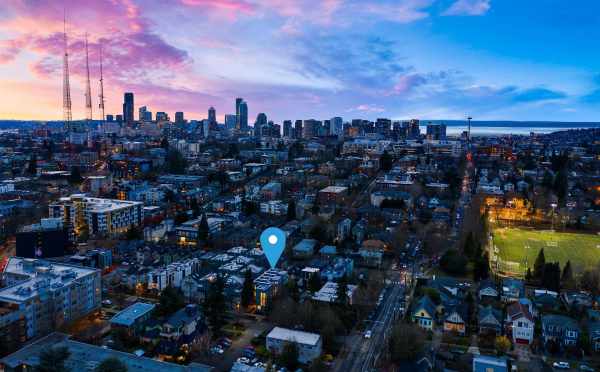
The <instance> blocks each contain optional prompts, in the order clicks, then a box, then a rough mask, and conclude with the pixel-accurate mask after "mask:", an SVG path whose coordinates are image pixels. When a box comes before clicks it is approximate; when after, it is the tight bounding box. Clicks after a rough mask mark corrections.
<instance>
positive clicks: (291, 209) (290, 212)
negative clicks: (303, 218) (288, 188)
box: [286, 199, 296, 221]
mask: <svg viewBox="0 0 600 372" xmlns="http://www.w3.org/2000/svg"><path fill="white" fill-rule="evenodd" d="M295 219H296V201H295V200H294V199H291V200H290V201H289V202H288V209H287V216H286V220H288V221H292V220H295Z"/></svg>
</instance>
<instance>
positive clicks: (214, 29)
mask: <svg viewBox="0 0 600 372" xmlns="http://www.w3.org/2000/svg"><path fill="white" fill-rule="evenodd" d="M6 1H7V6H6V7H5V8H4V9H1V10H0V64H2V68H0V93H2V95H3V97H8V99H5V100H4V101H3V102H1V103H0V118H33V119H58V118H60V117H62V108H61V102H62V101H61V94H62V87H61V85H60V84H61V79H62V77H61V59H60V57H61V45H60V40H61V38H60V34H59V33H60V31H61V29H62V15H63V14H62V8H63V4H62V3H61V2H60V1H50V0H38V1H35V2H33V1H31V0H6ZM65 3H66V6H67V9H68V20H69V37H70V40H71V42H70V44H69V48H70V50H71V52H70V54H71V65H72V66H73V68H72V70H71V74H72V86H73V94H72V96H73V97H74V98H73V111H74V116H75V117H78V116H83V98H82V97H83V93H82V86H83V84H82V83H83V81H82V78H83V66H82V61H83V59H82V58H83V54H82V43H81V40H82V37H83V33H84V32H86V31H87V32H88V33H89V35H90V47H91V49H90V50H91V59H92V61H95V60H97V58H95V57H96V55H97V50H98V48H99V45H100V44H102V45H103V50H104V55H105V72H106V75H105V83H106V85H107V88H106V89H107V92H106V93H107V107H108V108H109V110H108V112H115V113H116V112H118V111H119V109H120V105H121V103H122V93H123V92H124V91H133V92H134V93H136V105H143V104H145V105H148V106H149V108H150V110H151V111H153V112H156V111H167V112H170V113H171V114H172V113H173V112H174V111H176V110H183V111H185V112H186V116H187V117H188V118H196V119H201V118H205V117H206V110H207V109H208V107H209V106H214V107H215V108H216V109H217V113H218V116H219V117H221V118H222V116H223V115H224V114H225V113H231V112H233V111H234V99H235V97H237V96H241V97H244V98H245V99H246V100H247V101H248V105H249V110H250V115H251V117H252V118H254V117H255V116H256V115H257V114H258V113H259V112H266V113H267V115H268V116H269V118H270V119H273V120H275V121H276V122H280V121H281V120H284V119H306V118H318V119H324V118H329V117H332V116H336V115H337V116H342V117H344V118H346V119H352V118H370V119H374V118H376V117H389V118H393V119H404V118H413V117H416V118H427V119H462V118H464V117H465V115H467V114H469V115H471V116H473V117H474V118H475V119H479V120H565V121H595V120H597V117H598V112H599V108H600V66H599V61H600V58H599V57H600V56H599V54H600V49H599V48H598V47H597V45H596V44H597V41H598V40H600V31H599V29H598V25H599V24H600V22H599V21H600V3H598V2H596V1H592V0H588V1H558V0H526V1H514V0H396V1H377V0H363V1H358V0H321V1H317V0H302V1H300V0H298V1H292V0H263V1H250V0H244V1H236V0H167V1H163V2H160V4H159V3H157V2H156V1H150V0H110V1H108V0H107V1H91V0H89V1H68V0H66V1H65ZM97 67H98V66H97V63H96V62H92V66H91V68H92V79H94V80H97V76H96V75H97V74H96V72H97ZM92 87H93V89H95V88H96V87H97V83H96V82H93V83H92ZM93 94H94V95H95V96H96V95H97V92H93ZM23 103H27V104H25V105H24V104H23ZM32 107H34V108H35V110H32ZM96 115H97V114H96Z"/></svg>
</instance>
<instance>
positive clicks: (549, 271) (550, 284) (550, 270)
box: [542, 262, 560, 292]
mask: <svg viewBox="0 0 600 372" xmlns="http://www.w3.org/2000/svg"><path fill="white" fill-rule="evenodd" d="M542 285H543V286H544V287H545V288H547V289H550V290H551V291H555V292H558V291H559V290H560V266H559V264H558V262H550V263H547V264H546V265H544V274H543V276H542Z"/></svg>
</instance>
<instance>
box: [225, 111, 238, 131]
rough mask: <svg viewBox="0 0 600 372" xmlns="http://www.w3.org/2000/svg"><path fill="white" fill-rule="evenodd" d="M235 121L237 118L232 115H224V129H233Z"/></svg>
mask: <svg viewBox="0 0 600 372" xmlns="http://www.w3.org/2000/svg"><path fill="white" fill-rule="evenodd" d="M236 120H237V116H235V115H233V114H226V115H225V128H227V129H235V123H236Z"/></svg>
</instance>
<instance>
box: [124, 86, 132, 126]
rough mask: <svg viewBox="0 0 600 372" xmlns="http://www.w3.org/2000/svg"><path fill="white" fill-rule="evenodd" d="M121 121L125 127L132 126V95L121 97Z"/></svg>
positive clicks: (127, 94)
mask: <svg viewBox="0 0 600 372" xmlns="http://www.w3.org/2000/svg"><path fill="white" fill-rule="evenodd" d="M123 101H124V102H123V121H124V123H125V124H127V125H131V124H133V120H134V119H133V93H131V92H128V93H125V95H124V97H123Z"/></svg>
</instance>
